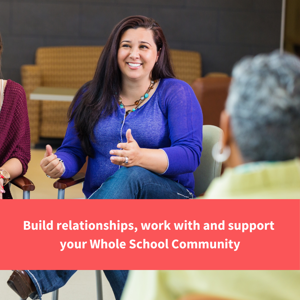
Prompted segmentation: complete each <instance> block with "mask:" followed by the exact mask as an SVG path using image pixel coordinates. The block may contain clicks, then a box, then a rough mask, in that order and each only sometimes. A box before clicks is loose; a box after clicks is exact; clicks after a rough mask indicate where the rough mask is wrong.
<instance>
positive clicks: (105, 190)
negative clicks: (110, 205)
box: [89, 167, 193, 199]
mask: <svg viewBox="0 0 300 300" xmlns="http://www.w3.org/2000/svg"><path fill="white" fill-rule="evenodd" d="M188 198H193V194H192V193H190V192H189V191H188V190H187V189H186V188H185V187H184V186H183V185H181V184H180V183H178V182H175V181H174V180H172V179H170V178H167V177H164V176H161V175H158V174H156V173H153V172H151V171H149V170H147V169H144V168H141V167H130V168H126V167H122V168H120V169H119V170H118V171H117V172H116V173H115V174H113V175H112V176H110V177H109V178H108V179H107V180H106V181H105V182H104V183H103V184H102V185H101V187H100V188H99V189H98V190H96V191H95V192H94V193H93V194H92V195H91V196H90V198H89V199H188Z"/></svg>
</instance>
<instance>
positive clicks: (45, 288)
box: [25, 270, 128, 300]
mask: <svg viewBox="0 0 300 300" xmlns="http://www.w3.org/2000/svg"><path fill="white" fill-rule="evenodd" d="M25 272H26V273H27V274H28V275H29V277H30V278H31V280H32V281H33V283H34V285H35V287H36V290H37V294H32V295H30V297H31V298H32V299H42V294H46V293H50V292H53V291H55V290H57V289H59V288H61V287H62V286H64V285H65V284H66V283H67V282H68V280H69V279H70V278H71V276H72V275H73V274H74V273H75V272H76V271H52V270H43V271H41V270H40V271H30V270H25ZM104 273H105V276H106V278H107V279H108V281H109V283H110V285H111V288H112V290H113V292H114V294H115V297H116V300H120V298H121V294H122V291H123V288H124V285H125V282H126V279H127V276H128V271H104Z"/></svg>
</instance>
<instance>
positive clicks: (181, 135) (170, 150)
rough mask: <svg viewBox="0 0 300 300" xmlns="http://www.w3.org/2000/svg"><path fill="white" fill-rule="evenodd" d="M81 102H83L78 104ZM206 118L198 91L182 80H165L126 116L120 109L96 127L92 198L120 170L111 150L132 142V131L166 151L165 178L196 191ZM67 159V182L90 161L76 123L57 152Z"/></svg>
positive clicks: (87, 190) (89, 185) (88, 187)
mask: <svg viewBox="0 0 300 300" xmlns="http://www.w3.org/2000/svg"><path fill="white" fill-rule="evenodd" d="M78 101H80V99H79V100H78ZM202 125H203V117H202V111H201V108H200V105H199V102H198V100H197V98H196V96H195V94H194V92H193V90H192V88H191V87H190V86H189V85H188V84H187V83H185V82H183V81H181V80H178V79H171V78H167V79H161V80H160V82H159V85H158V87H157V89H156V91H155V92H154V94H153V95H152V97H151V98H150V99H149V100H148V101H147V102H146V103H145V104H144V105H143V106H142V107H141V108H140V109H137V110H136V111H134V112H132V113H131V114H129V115H128V116H127V117H126V118H125V109H124V108H120V107H118V110H117V111H116V112H115V113H113V114H112V115H110V116H108V117H106V118H104V119H100V120H99V122H98V123H97V124H96V126H95V128H94V133H95V140H96V141H97V142H96V143H92V146H93V148H94V152H95V156H94V158H89V160H88V167H87V172H86V178H85V183H84V188H83V192H84V194H85V196H86V197H89V196H90V195H91V194H92V193H93V192H94V191H96V190H97V189H98V188H99V187H100V186H101V184H102V183H103V182H104V181H105V180H106V179H107V178H108V177H109V176H111V175H112V174H114V173H115V172H116V171H117V170H118V169H119V166H118V165H114V164H113V163H112V162H111V161H110V156H111V155H110V154H109V151H110V150H112V149H117V144H118V143H120V142H121V143H124V142H126V131H127V129H129V128H130V129H131V133H132V136H133V138H134V139H135V140H136V141H137V143H138V145H139V146H140V147H141V148H150V149H159V148H160V149H163V150H164V151H165V152H166V154H167V156H168V159H169V165H168V168H167V170H166V171H165V173H164V174H162V176H166V177H168V178H171V179H172V180H174V181H177V182H179V183H181V184H182V185H183V186H184V187H185V188H187V189H188V190H189V191H190V192H192V193H194V185H195V182H194V176H193V172H194V171H195V169H196V168H197V167H198V166H199V164H200V156H201V151H202ZM56 155H57V157H59V158H61V159H62V160H63V161H64V164H65V167H66V171H65V173H64V175H63V176H62V178H68V177H72V176H74V175H75V174H76V173H77V172H78V171H79V170H80V169H81V167H82V166H83V164H84V163H85V158H86V155H85V153H84V152H83V150H82V148H81V144H80V140H79V139H78V137H77V133H76V131H75V129H74V121H73V120H71V121H70V123H69V125H68V128H67V132H66V136H65V138H64V141H63V144H62V146H61V147H60V148H58V150H57V152H56Z"/></svg>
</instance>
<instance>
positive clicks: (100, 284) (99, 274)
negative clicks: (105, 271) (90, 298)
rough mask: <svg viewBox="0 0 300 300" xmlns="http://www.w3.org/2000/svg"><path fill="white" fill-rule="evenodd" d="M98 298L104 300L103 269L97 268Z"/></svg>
mask: <svg viewBox="0 0 300 300" xmlns="http://www.w3.org/2000/svg"><path fill="white" fill-rule="evenodd" d="M95 272H96V286H97V300H103V292H102V280H101V271H100V270H96V271H95Z"/></svg>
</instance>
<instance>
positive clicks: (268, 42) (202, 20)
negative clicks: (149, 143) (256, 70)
mask: <svg viewBox="0 0 300 300" xmlns="http://www.w3.org/2000/svg"><path fill="white" fill-rule="evenodd" d="M281 2H282V1H281V0H263V1H262V0H51V1H49V0H0V32H1V33H2V37H3V42H4V50H5V51H4V53H3V62H2V65H3V74H4V76H5V78H11V79H13V80H15V81H17V82H20V67H21V65H22V64H32V63H34V56H35V51H36V49H37V48H38V47H43V46H65V45H68V46H69V45H104V43H105V42H106V40H107V38H108V35H109V33H110V32H111V30H112V28H113V27H114V25H116V23H117V22H119V21H120V20H121V19H122V18H124V17H126V16H129V15H133V14H142V15H147V16H150V17H153V18H155V19H156V20H157V22H158V23H159V24H160V25H161V26H162V28H163V30H164V32H165V35H166V37H167V40H168V42H169V45H170V47H171V48H173V49H183V50H194V51H198V52H200V53H201V55H202V60H203V73H204V75H205V74H206V73H208V72H216V71H221V72H226V73H228V74H229V73H230V72H231V69H232V66H233V64H234V63H235V62H236V61H237V60H239V59H240V58H241V57H243V56H245V55H255V54H257V53H260V52H270V51H272V50H274V49H277V48H279V38H280V18H281Z"/></svg>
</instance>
